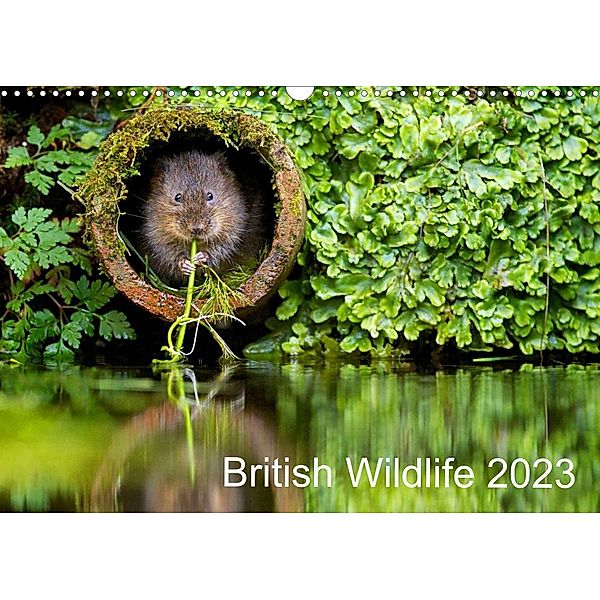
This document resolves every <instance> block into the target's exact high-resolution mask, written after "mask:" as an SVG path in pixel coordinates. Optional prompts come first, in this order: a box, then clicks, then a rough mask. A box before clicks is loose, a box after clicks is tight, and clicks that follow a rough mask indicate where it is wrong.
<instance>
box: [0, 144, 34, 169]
mask: <svg viewBox="0 0 600 600" xmlns="http://www.w3.org/2000/svg"><path fill="white" fill-rule="evenodd" d="M31 164H33V161H32V159H31V157H30V156H29V151H28V150H27V148H25V147H24V146H18V147H17V148H10V149H9V151H8V156H7V157H6V161H5V162H4V167H6V168H7V169H12V168H14V167H23V166H25V165H31Z"/></svg>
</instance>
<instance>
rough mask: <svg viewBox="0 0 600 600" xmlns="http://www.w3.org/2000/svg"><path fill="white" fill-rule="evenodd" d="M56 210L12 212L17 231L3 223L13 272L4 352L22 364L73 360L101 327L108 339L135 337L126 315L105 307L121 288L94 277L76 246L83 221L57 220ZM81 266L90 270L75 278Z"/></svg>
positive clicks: (0, 232)
mask: <svg viewBox="0 0 600 600" xmlns="http://www.w3.org/2000/svg"><path fill="white" fill-rule="evenodd" d="M50 214H51V211H50V210H49V209H47V208H32V209H29V210H28V211H26V210H25V209H24V208H22V207H21V208H19V209H17V210H16V211H15V212H14V213H13V215H12V222H13V225H14V226H16V231H15V232H14V233H12V234H11V235H9V234H8V233H7V231H6V230H5V229H4V228H1V227H0V259H1V260H2V261H3V262H4V264H5V265H6V267H7V268H8V270H9V274H10V291H9V296H10V297H9V300H8V302H7V303H6V312H5V314H4V316H3V318H2V341H1V343H0V350H1V351H2V352H3V353H4V354H5V355H6V356H7V357H9V358H11V359H12V360H16V361H18V362H28V361H30V360H32V359H37V358H42V357H43V359H44V360H45V361H47V362H64V361H70V360H73V358H74V356H75V355H74V350H77V349H78V348H79V346H80V344H81V340H82V337H83V336H92V335H94V333H95V331H96V325H97V329H98V333H99V335H100V336H101V337H103V338H104V339H106V340H111V339H113V338H124V339H132V338H133V337H135V334H134V332H133V330H132V329H131V327H130V325H129V322H128V321H127V318H126V317H125V315H124V314H123V313H121V312H120V311H117V310H110V311H108V312H104V311H101V309H103V308H104V307H105V305H106V304H107V303H108V302H109V301H110V299H111V298H112V297H113V296H114V295H115V293H116V290H115V289H114V288H113V287H112V286H111V285H110V284H109V283H108V282H102V281H100V280H92V281H90V279H89V278H88V275H91V264H90V260H89V255H88V253H87V252H86V251H84V250H82V249H81V248H78V247H77V246H75V245H74V244H73V241H74V240H73V234H75V233H77V232H78V231H79V225H78V224H77V222H76V221H75V220H73V219H63V220H62V221H58V220H56V219H54V220H51V219H50V218H49V217H50ZM77 267H79V269H81V270H83V271H84V272H85V273H86V274H83V275H81V276H80V277H79V278H78V279H75V278H74V274H75V273H74V269H75V268H77Z"/></svg>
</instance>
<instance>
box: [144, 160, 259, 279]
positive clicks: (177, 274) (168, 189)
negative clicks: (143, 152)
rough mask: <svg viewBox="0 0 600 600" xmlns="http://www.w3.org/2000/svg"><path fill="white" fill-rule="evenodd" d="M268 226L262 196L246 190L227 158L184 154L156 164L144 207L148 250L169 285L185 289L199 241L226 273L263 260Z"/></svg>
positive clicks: (217, 268)
mask: <svg viewBox="0 0 600 600" xmlns="http://www.w3.org/2000/svg"><path fill="white" fill-rule="evenodd" d="M209 192H210V193H211V194H212V195H213V200H212V202H208V201H207V198H206V195H207V194H208V193H209ZM176 194H182V195H183V201H182V202H180V203H178V202H176V201H175V196H176ZM262 222H263V220H262V200H261V197H260V194H258V193H257V192H255V191H252V190H246V189H243V188H242V186H241V185H240V182H239V181H238V179H237V177H236V175H235V174H234V172H233V171H232V170H231V168H230V166H229V164H228V162H227V159H226V157H225V155H224V154H223V153H220V152H219V153H216V154H203V153H202V152H199V151H190V152H182V153H180V154H177V155H175V156H171V157H164V158H161V159H159V160H158V161H157V163H156V165H155V168H154V173H153V175H152V178H151V180H150V189H149V193H148V196H147V199H146V202H145V203H144V224H143V227H142V240H143V250H144V251H145V252H146V255H147V256H148V262H149V265H150V267H152V269H153V270H154V272H155V273H156V274H157V275H158V276H159V277H160V278H161V279H162V280H163V281H164V283H166V284H169V285H174V286H181V285H184V284H185V282H186V281H187V275H184V274H183V272H182V271H181V267H180V264H181V260H182V259H183V258H189V259H190V260H192V258H193V257H190V255H189V253H190V247H191V243H192V240H193V239H196V246H197V251H198V252H204V253H205V254H206V255H207V257H208V258H207V260H206V264H207V266H209V267H211V268H212V269H214V270H215V271H217V272H223V271H225V270H227V269H228V268H230V267H231V266H233V265H236V264H244V263H247V262H249V261H251V260H253V259H255V258H256V257H257V255H258V252H259V250H260V243H261V238H262Z"/></svg>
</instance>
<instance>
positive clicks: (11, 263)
mask: <svg viewBox="0 0 600 600" xmlns="http://www.w3.org/2000/svg"><path fill="white" fill-rule="evenodd" d="M4 262H5V264H6V266H7V267H9V268H10V269H11V270H12V272H13V273H14V274H15V275H16V276H17V277H18V278H19V279H22V278H23V277H24V276H25V273H27V271H28V270H29V267H30V265H31V262H30V260H29V256H27V254H25V252H23V251H22V250H19V249H18V248H11V249H10V250H7V251H6V253H5V254H4Z"/></svg>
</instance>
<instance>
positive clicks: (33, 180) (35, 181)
mask: <svg viewBox="0 0 600 600" xmlns="http://www.w3.org/2000/svg"><path fill="white" fill-rule="evenodd" d="M25 181H26V182H27V183H29V184H31V185H32V186H33V187H34V188H35V189H36V190H38V191H39V192H40V193H41V194H43V195H44V196H47V195H48V192H49V191H50V188H52V186H53V185H54V179H52V177H49V176H48V175H44V174H43V173H40V172H39V171H29V173H26V174H25Z"/></svg>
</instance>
